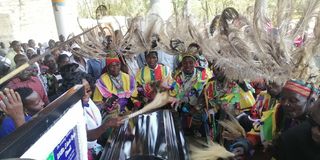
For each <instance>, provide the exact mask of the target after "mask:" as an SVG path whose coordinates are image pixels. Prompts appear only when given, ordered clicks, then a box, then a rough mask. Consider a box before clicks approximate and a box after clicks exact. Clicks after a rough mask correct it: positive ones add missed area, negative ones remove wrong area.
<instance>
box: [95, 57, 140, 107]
mask: <svg viewBox="0 0 320 160" xmlns="http://www.w3.org/2000/svg"><path fill="white" fill-rule="evenodd" d="M114 62H115V63H119V64H120V60H119V58H118V57H116V56H114V57H107V59H106V65H107V66H106V67H108V66H109V65H110V64H111V63H114ZM134 90H135V80H134V78H133V77H131V76H129V75H128V74H126V73H124V72H122V71H120V72H119V74H118V75H117V76H114V75H111V74H109V73H108V72H105V73H104V74H102V75H101V76H100V78H99V79H98V80H97V82H96V89H95V92H94V95H93V101H94V102H96V103H101V102H102V103H103V109H105V110H106V112H107V113H111V112H112V113H113V112H117V113H123V112H125V111H126V107H127V106H128V102H129V100H130V98H131V95H132V93H133V91H134ZM115 101H117V103H118V105H113V103H114V102H115Z"/></svg>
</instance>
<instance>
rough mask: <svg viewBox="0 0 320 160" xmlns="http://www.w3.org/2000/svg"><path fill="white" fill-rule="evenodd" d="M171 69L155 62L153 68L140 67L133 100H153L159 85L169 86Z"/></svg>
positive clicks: (145, 101) (170, 83) (170, 84)
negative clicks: (155, 64)
mask: <svg viewBox="0 0 320 160" xmlns="http://www.w3.org/2000/svg"><path fill="white" fill-rule="evenodd" d="M170 73H171V71H170V69H169V68H168V67H167V66H163V65H162V64H157V66H156V67H155V68H154V69H151V68H150V67H149V66H145V67H143V68H142V69H140V70H139V71H138V73H137V75H136V82H137V89H136V90H135V92H134V93H133V95H132V97H133V101H134V102H136V101H143V103H144V104H145V103H149V102H151V101H152V100H153V98H154V96H155V94H156V93H157V90H160V88H161V87H160V86H162V87H166V88H171V87H172V78H171V75H170Z"/></svg>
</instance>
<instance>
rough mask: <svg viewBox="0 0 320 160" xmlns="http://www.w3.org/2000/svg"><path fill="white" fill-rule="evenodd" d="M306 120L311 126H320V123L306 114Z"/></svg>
mask: <svg viewBox="0 0 320 160" xmlns="http://www.w3.org/2000/svg"><path fill="white" fill-rule="evenodd" d="M307 120H308V121H309V123H310V124H311V126H312V127H319V128H320V124H318V123H317V122H316V121H315V120H314V119H313V118H312V117H311V116H310V115H308V116H307Z"/></svg>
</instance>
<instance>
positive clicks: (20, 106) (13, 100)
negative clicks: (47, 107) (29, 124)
mask: <svg viewBox="0 0 320 160" xmlns="http://www.w3.org/2000/svg"><path fill="white" fill-rule="evenodd" d="M0 97H1V99H2V100H1V101H0V108H1V109H2V111H4V112H5V113H6V115H7V117H5V119H4V120H3V121H2V124H1V125H0V138H3V137H5V136H7V135H9V134H10V133H12V132H13V131H15V129H16V128H18V127H20V126H22V125H23V124H24V123H25V122H26V121H29V120H30V119H31V118H32V116H33V115H35V114H36V113H38V112H39V111H40V110H42V109H43V107H44V103H43V101H42V99H41V98H40V96H39V94H38V93H37V92H35V91H33V90H32V89H31V88H17V89H16V90H15V91H13V90H12V89H7V88H5V89H4V91H3V92H0Z"/></svg>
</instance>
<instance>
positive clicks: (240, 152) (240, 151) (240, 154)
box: [231, 147, 245, 160]
mask: <svg viewBox="0 0 320 160" xmlns="http://www.w3.org/2000/svg"><path fill="white" fill-rule="evenodd" d="M231 152H232V153H233V154H234V155H235V156H234V158H233V159H234V160H243V159H245V155H244V148H243V147H236V148H234V149H233V150H232V151H231Z"/></svg>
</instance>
